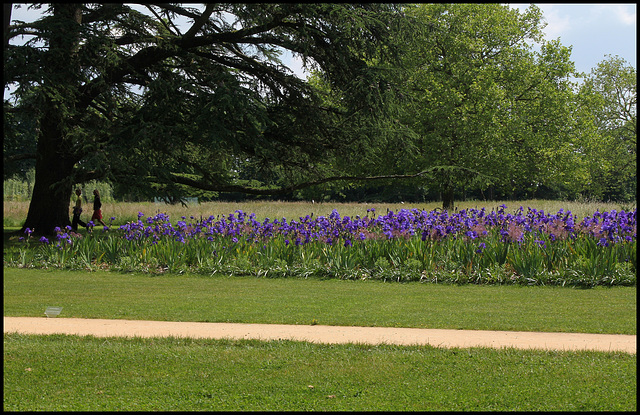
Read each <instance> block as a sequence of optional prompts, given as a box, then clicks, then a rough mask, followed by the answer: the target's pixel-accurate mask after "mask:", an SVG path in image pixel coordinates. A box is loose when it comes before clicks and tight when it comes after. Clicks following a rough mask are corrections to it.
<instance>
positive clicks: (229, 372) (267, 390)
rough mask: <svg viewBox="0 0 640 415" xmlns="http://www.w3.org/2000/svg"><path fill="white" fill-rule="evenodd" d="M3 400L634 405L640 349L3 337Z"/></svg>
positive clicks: (125, 404) (214, 405)
mask: <svg viewBox="0 0 640 415" xmlns="http://www.w3.org/2000/svg"><path fill="white" fill-rule="evenodd" d="M3 380H4V409H5V410H11V411H22V410H29V411H40V410H45V411H59V410H82V411H100V410H154V411H155V410H169V411H183V410H187V411H191V410H215V411H220V410H234V411H237V410H242V411H253V410H265V411H271V410H277V411H287V410H315V411H325V410H345V411H365V410H389V411H391V410H393V411H410V410H425V411H499V410H507V411H526V410H531V411H556V410H558V411H592V410H607V411H608V410H621V411H635V409H636V359H635V355H630V354H624V353H621V354H614V353H599V352H547V351H523V350H515V349H503V350H492V349H484V348H473V349H438V348H433V347H429V346H421V347H416V346H411V347H407V346H402V347H400V346H390V345H383V346H364V345H354V344H351V345H319V344H311V343H304V342H292V341H271V342H261V341H253V340H250V341H249V340H244V341H228V340H204V339H199V340H190V339H176V338H166V339H141V338H135V339H122V338H95V337H91V336H87V337H78V336H63V335H51V336H27V335H17V334H12V335H5V336H4V376H3Z"/></svg>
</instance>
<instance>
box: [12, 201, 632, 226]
mask: <svg viewBox="0 0 640 415" xmlns="http://www.w3.org/2000/svg"><path fill="white" fill-rule="evenodd" d="M501 204H505V205H506V206H507V209H506V210H507V211H508V212H513V211H515V210H516V209H518V208H519V207H520V206H522V207H524V208H525V210H526V208H527V207H531V208H534V209H536V210H541V209H542V210H544V211H545V212H548V213H556V212H557V211H559V210H560V209H564V211H565V212H566V211H568V210H570V211H571V212H572V213H573V214H574V215H575V216H578V217H584V216H588V215H592V214H593V213H594V212H595V211H596V210H599V211H600V212H603V211H610V210H612V209H615V210H618V211H620V210H629V209H635V208H637V205H636V202H633V203H628V204H621V203H605V202H568V201H557V200H524V201H477V200H472V201H464V202H457V203H456V208H457V209H458V210H460V209H469V208H477V209H481V208H483V207H484V208H485V209H487V210H489V211H490V210H492V209H496V208H497V207H498V206H500V205H501ZM441 207H442V203H441V202H429V203H337V202H322V203H312V202H281V201H248V202H240V203H234V202H204V203H200V204H190V205H187V207H184V206H182V205H168V204H165V203H153V202H140V203H129V202H103V204H102V215H103V218H104V221H105V222H107V223H108V222H109V219H110V218H111V217H115V218H116V219H115V220H114V222H113V223H114V224H116V225H120V224H124V223H126V222H129V221H132V220H137V217H138V212H142V213H143V214H144V215H145V216H153V215H155V214H156V213H159V212H162V213H166V214H168V215H169V216H170V218H171V220H172V221H177V220H179V219H180V218H181V217H182V216H185V217H186V218H187V219H190V218H191V216H193V217H194V218H196V219H200V217H203V218H207V217H209V216H211V215H213V216H218V215H228V214H230V213H233V212H235V211H236V210H242V211H244V212H246V213H255V215H256V219H257V220H260V221H262V220H264V219H265V218H269V219H271V220H273V219H281V218H287V220H291V219H297V218H299V217H304V216H306V215H311V214H313V215H314V216H319V215H324V216H328V215H329V214H330V213H331V211H332V210H333V209H337V211H338V212H339V213H340V215H341V216H343V217H344V216H351V217H354V216H356V215H360V216H364V215H366V214H367V209H372V208H373V209H375V210H376V213H379V214H385V213H386V212H387V209H388V210H392V211H394V212H397V211H399V210H400V209H413V208H416V209H419V210H423V209H424V210H433V209H437V208H441ZM28 209H29V202H28V201H22V202H20V201H4V226H5V227H16V226H21V225H22V223H24V220H25V218H26V217H27V211H28ZM90 215H91V212H90V210H89V211H86V213H84V214H83V219H85V220H88V219H89V218H90Z"/></svg>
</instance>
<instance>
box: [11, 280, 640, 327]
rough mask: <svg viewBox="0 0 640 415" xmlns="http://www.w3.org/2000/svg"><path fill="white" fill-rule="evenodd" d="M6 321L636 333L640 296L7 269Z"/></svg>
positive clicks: (627, 290)
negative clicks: (51, 315)
mask: <svg viewBox="0 0 640 415" xmlns="http://www.w3.org/2000/svg"><path fill="white" fill-rule="evenodd" d="M3 285H4V287H3V292H4V295H3V304H4V315H6V316H42V315H43V313H44V310H45V308H46V307H47V306H62V307H63V311H62V314H61V316H60V317H84V318H121V319H134V320H136V319H137V320H169V321H208V322H239V323H277V324H310V323H311V322H312V321H313V320H316V321H317V323H318V324H325V325H341V326H387V327H423V328H450V329H475V330H515V331H549V332H582V333H612V334H636V325H637V319H636V288H635V287H612V288H605V287H597V288H592V289H575V288H563V287H540V286H535V287H527V286H505V285H501V286H486V285H470V284H468V285H461V286H457V285H442V284H427V283H417V282H412V283H396V282H387V283H384V282H381V281H344V280H319V279H306V280H305V279H286V278H276V279H266V278H255V277H226V276H213V277H209V276H196V275H170V274H165V275H149V274H135V273H132V274H121V273H117V272H102V271H98V272H83V271H55V270H38V269H33V270H29V269H18V268H6V267H5V268H4V278H3Z"/></svg>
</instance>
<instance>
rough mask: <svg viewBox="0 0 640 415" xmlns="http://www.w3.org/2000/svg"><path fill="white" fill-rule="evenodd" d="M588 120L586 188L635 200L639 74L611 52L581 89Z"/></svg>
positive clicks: (587, 191)
mask: <svg viewBox="0 0 640 415" xmlns="http://www.w3.org/2000/svg"><path fill="white" fill-rule="evenodd" d="M579 98H580V101H579V102H580V103H581V106H582V110H583V111H584V115H583V118H584V120H585V123H591V125H592V126H593V131H592V134H591V135H589V136H585V140H584V142H583V146H582V153H583V157H584V162H585V167H586V171H587V174H586V180H585V186H584V189H582V192H583V194H584V195H585V196H587V197H590V198H598V199H605V200H606V199H615V200H624V201H628V200H632V199H635V197H636V189H637V173H636V171H637V120H636V105H637V74H636V69H635V68H634V67H633V66H631V65H630V64H629V63H628V62H626V61H625V60H624V59H622V58H620V57H619V56H607V57H606V59H604V60H603V61H601V62H600V63H598V65H597V66H596V67H595V68H593V69H592V70H591V72H590V73H589V74H587V76H586V77H585V80H584V83H583V84H582V85H581V87H580V94H579Z"/></svg>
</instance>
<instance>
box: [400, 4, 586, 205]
mask: <svg viewBox="0 0 640 415" xmlns="http://www.w3.org/2000/svg"><path fill="white" fill-rule="evenodd" d="M407 14H409V15H411V16H414V17H415V18H416V19H417V20H418V21H420V22H421V24H423V25H425V26H427V27H428V28H430V30H429V31H428V32H427V33H426V35H425V36H424V38H423V39H421V41H420V42H417V45H418V47H417V49H416V50H414V51H413V53H411V54H407V55H406V56H407V59H408V60H409V62H408V63H407V65H408V66H410V67H412V68H414V69H413V71H411V70H410V71H409V73H411V76H410V78H409V79H408V83H409V84H410V85H411V86H412V89H413V103H412V104H411V105H410V106H409V107H408V108H407V111H406V118H405V122H407V123H408V124H409V125H411V126H412V128H413V130H414V132H415V133H416V136H417V139H416V141H415V143H414V151H412V152H411V153H410V154H411V157H410V159H411V163H412V164H413V165H414V166H417V167H414V168H416V169H419V168H420V166H423V167H424V166H440V168H439V169H437V171H435V172H434V174H432V175H430V176H429V177H428V178H427V180H428V181H429V183H431V184H432V185H435V186H437V187H439V190H440V192H441V194H442V201H443V208H445V209H452V208H453V203H454V195H455V192H456V191H457V190H463V189H464V188H465V187H470V186H471V187H477V188H480V189H486V188H487V187H488V186H489V185H493V186H497V187H501V188H506V189H509V190H511V191H513V190H515V189H519V188H525V189H527V188H528V189H530V191H533V190H535V187H536V186H537V185H538V184H540V183H545V182H549V181H551V180H558V179H559V178H560V176H562V174H564V173H566V172H567V171H568V170H570V169H569V168H568V165H569V163H570V161H571V160H572V158H573V157H574V156H573V152H572V149H571V143H570V142H569V141H568V140H569V138H570V137H569V132H570V131H571V129H570V125H571V105H570V104H571V102H572V100H573V93H572V84H571V83H570V82H569V76H570V75H571V74H572V73H573V71H574V68H573V63H572V62H571V61H570V59H569V58H570V48H567V47H564V46H562V45H561V44H560V43H559V42H558V41H551V42H545V41H543V40H542V29H543V23H542V14H541V12H540V10H539V9H538V8H537V7H536V6H531V7H529V8H528V9H527V10H526V11H525V12H523V13H521V12H519V11H518V10H515V9H510V8H509V7H508V6H507V5H499V4H457V3H456V4H420V5H418V6H416V7H414V8H411V9H410V10H409V11H407ZM536 43H537V44H539V46H540V47H539V50H538V51H535V50H534V47H533V46H534V45H535V44H536Z"/></svg>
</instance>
